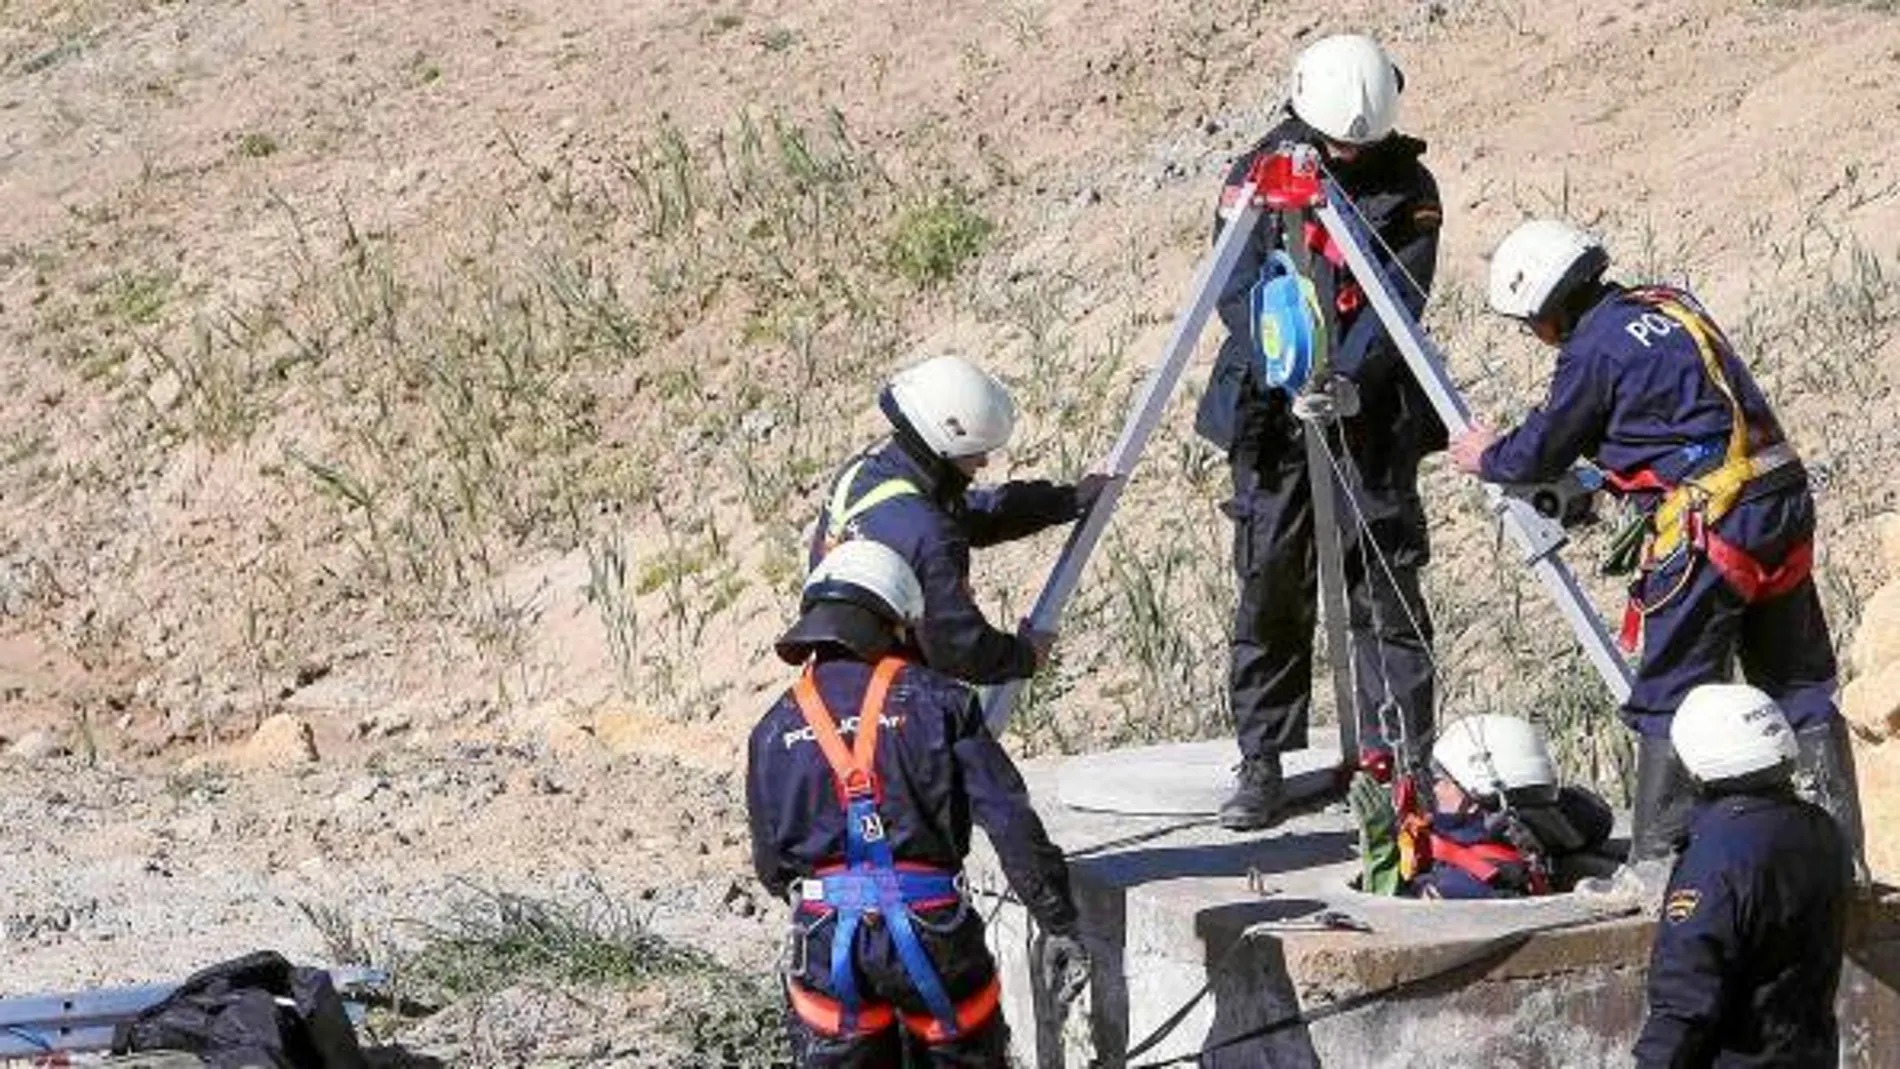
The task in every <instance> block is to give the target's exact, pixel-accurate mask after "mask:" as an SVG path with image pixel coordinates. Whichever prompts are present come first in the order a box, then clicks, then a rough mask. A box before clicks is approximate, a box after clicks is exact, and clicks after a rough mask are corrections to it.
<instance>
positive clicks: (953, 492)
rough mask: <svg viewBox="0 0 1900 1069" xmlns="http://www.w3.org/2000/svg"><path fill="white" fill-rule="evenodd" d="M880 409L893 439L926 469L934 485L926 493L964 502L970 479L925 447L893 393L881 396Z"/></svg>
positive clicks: (879, 400) (925, 473)
mask: <svg viewBox="0 0 1900 1069" xmlns="http://www.w3.org/2000/svg"><path fill="white" fill-rule="evenodd" d="M877 406H878V409H879V410H880V411H882V412H883V413H884V418H885V419H887V420H889V421H890V424H891V439H892V440H893V441H895V442H896V443H897V446H898V448H900V449H902V450H903V451H904V454H905V455H906V456H908V457H910V458H911V459H912V460H914V461H916V462H917V465H918V466H919V467H921V468H922V469H923V471H924V476H925V478H926V479H927V481H928V482H929V483H930V484H931V485H930V486H928V487H926V490H927V491H928V492H930V493H931V494H932V496H935V497H938V498H941V499H950V500H955V499H961V498H962V497H963V491H964V490H966V489H968V488H969V485H970V477H969V476H968V475H965V474H964V473H963V471H962V470H961V469H959V468H958V467H957V466H956V465H955V464H953V463H951V462H950V461H949V460H948V459H946V458H944V457H940V456H938V455H937V451H936V450H934V449H932V448H930V446H928V445H926V444H925V443H924V438H923V435H921V434H918V433H917V428H915V427H913V426H911V425H910V420H909V419H908V418H906V417H905V415H904V411H903V409H900V408H898V407H897V400H896V399H895V398H893V397H892V396H891V392H890V390H888V389H887V390H885V391H884V392H883V393H881V394H880V395H878V399H877Z"/></svg>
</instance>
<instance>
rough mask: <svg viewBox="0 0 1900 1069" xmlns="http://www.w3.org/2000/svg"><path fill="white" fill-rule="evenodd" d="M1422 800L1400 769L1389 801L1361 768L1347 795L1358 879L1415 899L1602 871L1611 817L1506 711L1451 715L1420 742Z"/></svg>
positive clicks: (1367, 886) (1500, 893)
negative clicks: (1562, 779)
mask: <svg viewBox="0 0 1900 1069" xmlns="http://www.w3.org/2000/svg"><path fill="white" fill-rule="evenodd" d="M1432 765H1433V776H1432V786H1431V799H1430V805H1429V809H1428V808H1427V806H1426V805H1425V804H1424V801H1423V800H1422V799H1415V798H1414V797H1412V795H1411V792H1410V791H1409V790H1408V789H1407V788H1406V787H1405V786H1404V784H1405V781H1404V780H1401V781H1400V783H1401V787H1400V797H1399V798H1398V799H1397V801H1396V803H1395V801H1394V799H1393V798H1392V797H1391V796H1390V795H1388V794H1387V791H1386V788H1385V787H1384V786H1382V785H1380V784H1379V783H1378V782H1377V781H1376V780H1374V779H1372V777H1370V776H1368V775H1366V774H1364V773H1361V774H1360V775H1359V776H1357V777H1355V779H1354V782H1353V785H1352V789H1351V794H1350V797H1349V800H1350V803H1351V805H1352V809H1353V812H1354V814H1355V816H1357V817H1358V820H1359V825H1360V832H1361V844H1360V845H1361V853H1362V856H1363V858H1364V861H1365V874H1364V876H1363V877H1362V879H1361V881H1360V883H1361V889H1362V890H1365V891H1367V892H1370V893H1373V894H1391V895H1398V894H1403V895H1407V896H1411V897H1417V898H1517V897H1523V896H1526V895H1541V894H1549V893H1551V892H1552V891H1561V890H1568V889H1569V888H1570V887H1571V886H1572V885H1573V884H1575V882H1576V881H1577V880H1578V879H1581V878H1583V877H1585V876H1595V875H1604V874H1607V873H1608V872H1610V871H1612V870H1614V869H1615V867H1616V864H1617V862H1616V859H1615V858H1613V857H1611V856H1609V855H1608V854H1606V853H1602V852H1600V850H1601V848H1602V847H1603V846H1604V844H1605V843H1606V842H1607V841H1608V840H1609V837H1610V830H1611V825H1612V823H1613V819H1614V818H1613V816H1612V814H1611V812H1610V807H1609V805H1608V804H1606V803H1605V802H1604V801H1603V799H1601V798H1598V797H1597V796H1596V795H1594V794H1591V793H1590V792H1589V791H1586V790H1584V789H1583V788H1581V787H1571V786H1561V787H1560V786H1559V785H1558V783H1557V769H1556V765H1555V763H1554V762H1552V760H1551V758H1550V750H1549V749H1548V747H1546V745H1545V743H1544V737H1543V734H1542V733H1541V732H1540V731H1538V729H1537V728H1536V726H1534V725H1533V724H1531V723H1530V722H1529V721H1526V720H1520V719H1518V718H1517V717H1512V716H1490V715H1487V716H1469V717H1465V718H1464V719H1462V720H1458V721H1454V722H1453V723H1452V724H1451V725H1450V726H1448V727H1446V728H1445V730H1444V731H1443V732H1441V733H1440V734H1439V736H1438V741H1437V743H1436V744H1435V745H1434V746H1433V749H1432Z"/></svg>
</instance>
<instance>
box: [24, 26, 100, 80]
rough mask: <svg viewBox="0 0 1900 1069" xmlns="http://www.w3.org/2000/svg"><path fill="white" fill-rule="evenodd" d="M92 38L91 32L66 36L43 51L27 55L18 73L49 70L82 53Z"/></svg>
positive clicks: (36, 72)
mask: <svg viewBox="0 0 1900 1069" xmlns="http://www.w3.org/2000/svg"><path fill="white" fill-rule="evenodd" d="M92 40H93V38H92V35H91V34H75V35H73V36H71V37H68V38H66V39H65V40H63V41H61V42H60V43H58V44H56V45H54V46H53V47H51V48H49V49H46V50H45V51H43V52H36V53H34V54H33V55H31V56H28V57H27V58H26V60H25V61H23V62H22V63H21V64H20V73H21V74H38V73H40V72H41V71H44V70H50V69H52V68H53V67H56V66H58V65H59V64H61V63H63V62H65V61H66V60H69V59H71V58H73V57H74V56H78V55H80V54H82V53H84V52H85V51H86V49H87V48H88V47H90V46H91V44H92Z"/></svg>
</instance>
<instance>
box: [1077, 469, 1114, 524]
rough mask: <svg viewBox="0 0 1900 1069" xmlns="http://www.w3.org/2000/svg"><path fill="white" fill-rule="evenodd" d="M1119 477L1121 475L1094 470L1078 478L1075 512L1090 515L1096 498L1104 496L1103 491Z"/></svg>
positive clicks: (1080, 514) (1079, 514)
mask: <svg viewBox="0 0 1900 1069" xmlns="http://www.w3.org/2000/svg"><path fill="white" fill-rule="evenodd" d="M1119 478H1121V476H1119V475H1110V474H1109V473H1107V472H1105V471H1092V472H1089V473H1088V474H1087V475H1084V476H1082V477H1081V478H1080V479H1078V480H1076V483H1075V514H1076V515H1077V516H1086V515H1088V512H1089V510H1090V509H1092V508H1094V507H1095V502H1096V499H1098V498H1100V497H1101V496H1102V491H1103V490H1106V489H1108V484H1109V483H1111V482H1113V481H1115V480H1116V479H1119Z"/></svg>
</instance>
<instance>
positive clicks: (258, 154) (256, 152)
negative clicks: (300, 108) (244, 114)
mask: <svg viewBox="0 0 1900 1069" xmlns="http://www.w3.org/2000/svg"><path fill="white" fill-rule="evenodd" d="M277 148H278V145H277V139H276V138H274V137H272V136H271V135H269V134H267V133H264V132H263V131H261V130H252V131H251V132H249V133H247V134H245V135H243V136H242V137H239V138H238V141H237V154H238V155H240V156H243V157H244V158H246V159H252V160H261V159H263V158H264V157H266V156H275V155H277Z"/></svg>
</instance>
